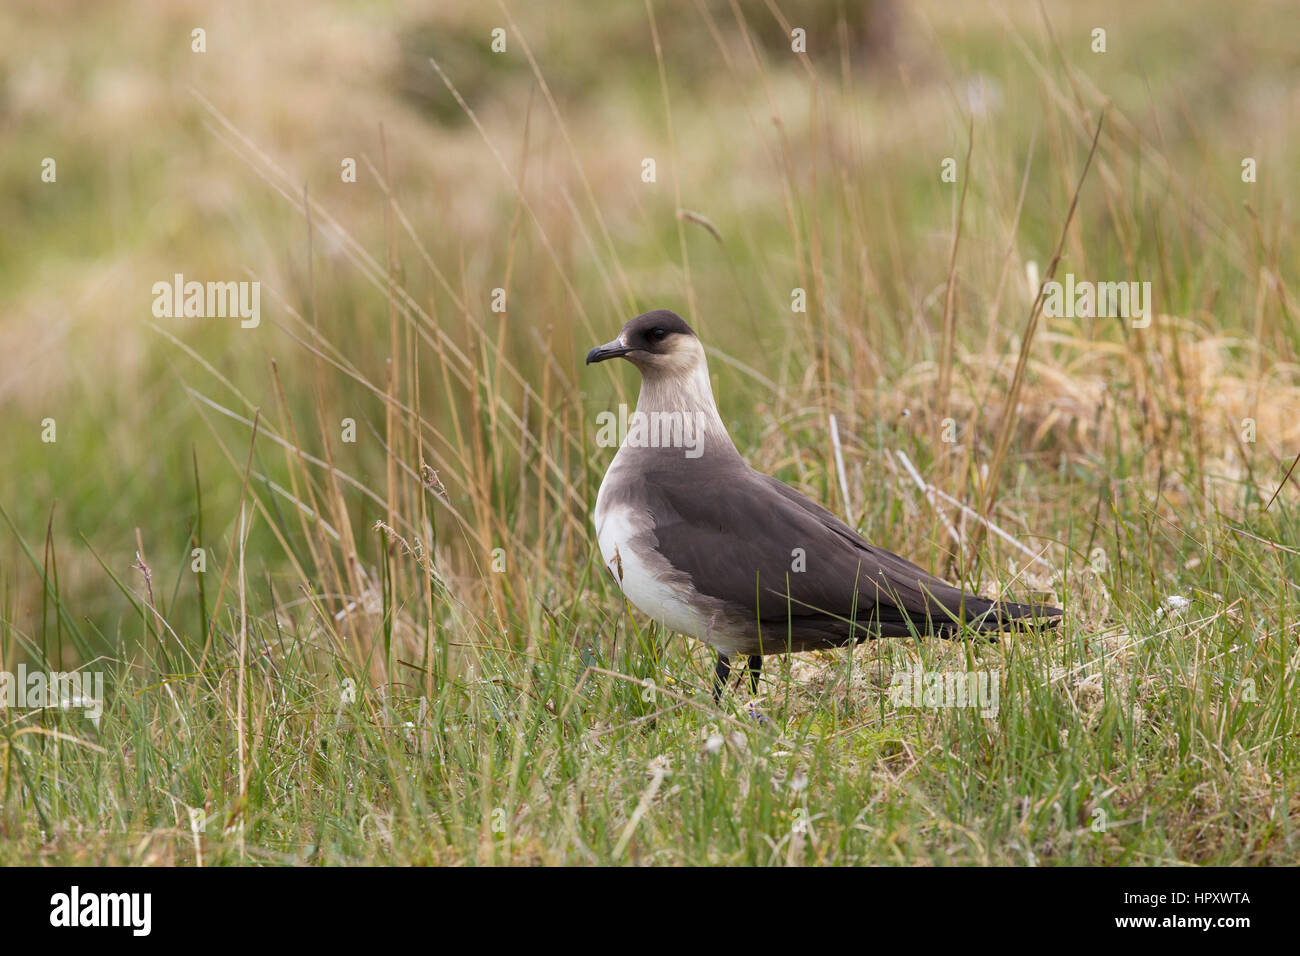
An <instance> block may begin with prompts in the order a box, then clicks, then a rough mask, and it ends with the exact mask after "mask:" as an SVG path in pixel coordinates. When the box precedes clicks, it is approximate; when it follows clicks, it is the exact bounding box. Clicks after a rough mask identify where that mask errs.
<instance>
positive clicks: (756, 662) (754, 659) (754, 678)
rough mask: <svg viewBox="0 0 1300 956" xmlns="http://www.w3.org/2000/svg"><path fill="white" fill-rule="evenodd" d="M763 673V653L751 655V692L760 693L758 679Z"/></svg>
mask: <svg viewBox="0 0 1300 956" xmlns="http://www.w3.org/2000/svg"><path fill="white" fill-rule="evenodd" d="M762 674H763V655H762V654H750V655H749V691H750V693H751V694H754V695H757V694H758V679H759V677H761V676H762Z"/></svg>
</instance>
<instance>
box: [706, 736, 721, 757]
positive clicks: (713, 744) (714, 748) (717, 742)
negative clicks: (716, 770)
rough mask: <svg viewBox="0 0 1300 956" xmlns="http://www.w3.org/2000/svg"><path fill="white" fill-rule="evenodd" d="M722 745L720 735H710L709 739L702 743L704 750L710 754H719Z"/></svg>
mask: <svg viewBox="0 0 1300 956" xmlns="http://www.w3.org/2000/svg"><path fill="white" fill-rule="evenodd" d="M722 744H723V740H722V735H721V734H711V735H710V736H709V739H708V740H706V741H704V749H705V750H706V751H707V752H708V753H711V754H716V753H720V752H721V751H722Z"/></svg>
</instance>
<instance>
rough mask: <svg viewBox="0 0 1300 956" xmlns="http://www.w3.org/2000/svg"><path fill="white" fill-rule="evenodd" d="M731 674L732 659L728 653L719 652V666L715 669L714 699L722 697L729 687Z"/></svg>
mask: <svg viewBox="0 0 1300 956" xmlns="http://www.w3.org/2000/svg"><path fill="white" fill-rule="evenodd" d="M730 676H731V660H730V659H729V658H728V657H727V655H726V654H723V653H721V652H719V653H718V666H717V668H715V669H714V671H713V701H714V703H717V702H718V701H720V700H721V699H722V692H723V691H724V690H726V689H727V678H728V677H730Z"/></svg>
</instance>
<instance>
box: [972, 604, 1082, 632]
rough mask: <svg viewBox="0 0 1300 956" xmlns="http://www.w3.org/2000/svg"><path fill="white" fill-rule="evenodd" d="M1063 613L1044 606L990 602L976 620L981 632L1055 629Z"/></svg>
mask: <svg viewBox="0 0 1300 956" xmlns="http://www.w3.org/2000/svg"><path fill="white" fill-rule="evenodd" d="M1062 614H1063V612H1062V611H1061V609H1060V608H1059V607H1050V606H1048V605H1046V604H1016V603H1014V602H1012V601H990V602H989V607H988V610H987V611H985V612H984V614H983V615H982V616H981V617H980V618H979V619H978V620H977V622H976V627H978V628H979V629H980V630H981V631H1014V630H1022V629H1027V628H1038V627H1056V625H1057V624H1059V623H1060V622H1061V616H1062Z"/></svg>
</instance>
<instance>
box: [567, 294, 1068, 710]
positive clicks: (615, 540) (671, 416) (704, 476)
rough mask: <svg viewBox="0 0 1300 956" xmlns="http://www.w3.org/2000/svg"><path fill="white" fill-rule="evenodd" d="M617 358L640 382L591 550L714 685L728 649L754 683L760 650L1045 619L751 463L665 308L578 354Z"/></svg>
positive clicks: (682, 327)
mask: <svg viewBox="0 0 1300 956" xmlns="http://www.w3.org/2000/svg"><path fill="white" fill-rule="evenodd" d="M616 357H617V358H625V359H627V360H628V361H629V362H631V363H632V364H633V365H635V366H636V368H637V369H638V370H639V371H640V373H641V393H640V396H639V398H638V399H637V407H636V412H635V413H633V415H632V416H631V417H630V423H629V427H628V429H627V434H626V437H625V438H624V439H623V441H622V443H621V444H620V446H619V450H618V452H617V454H615V455H614V460H613V462H612V463H611V464H610V466H609V471H608V472H606V473H605V478H604V480H603V481H602V482H601V485H600V491H599V493H598V494H597V496H596V513H595V524H596V537H597V539H598V541H599V543H600V553H601V557H602V558H603V560H604V563H605V567H606V569H607V570H608V571H609V572H610V574H611V575H612V576H613V578H614V580H615V581H616V582H617V584H618V586H619V588H620V589H621V590H622V592H623V594H624V595H626V597H627V599H628V600H629V601H631V602H632V604H633V605H635V606H636V607H637V608H639V609H640V610H641V611H642V612H643V613H645V614H647V615H648V616H649V617H651V618H653V619H654V620H656V621H659V622H660V623H662V624H663V625H664V626H665V627H667V628H669V629H671V630H674V631H677V632H679V633H682V634H686V635H689V636H690V637H694V638H696V639H697V640H701V641H704V642H706V643H708V644H710V645H711V646H713V647H714V648H715V649H716V650H717V652H718V664H717V670H716V673H715V683H714V694H715V696H716V695H717V694H719V693H720V692H721V690H722V689H723V688H724V687H725V686H726V682H727V678H728V676H729V675H730V673H731V658H732V657H733V656H735V655H743V656H744V657H746V658H747V662H746V663H747V665H748V667H749V671H750V679H751V681H752V686H753V689H754V691H755V692H757V689H758V677H759V672H760V670H761V668H762V663H763V656H764V655H767V654H786V653H790V652H797V651H809V650H816V649H820V648H830V647H839V646H843V645H845V644H849V643H856V642H859V641H862V640H865V639H868V638H875V637H905V636H909V635H913V634H917V635H924V634H938V635H941V636H949V635H952V634H955V633H957V632H958V631H959V630H960V628H961V627H962V626H963V625H965V626H966V627H968V628H971V629H974V630H977V631H982V632H990V631H1005V630H1011V629H1013V628H1015V627H1017V626H1021V625H1025V624H1036V623H1039V624H1052V623H1055V622H1056V620H1058V619H1059V617H1060V615H1061V611H1060V610H1059V609H1057V608H1053V607H1043V606H1033V605H1028V604H1013V603H1010V602H1008V601H992V600H989V599H987V598H982V597H979V596H977V595H974V594H969V593H966V592H964V591H962V590H961V589H960V588H957V587H954V586H952V585H951V584H948V583H947V582H945V581H942V580H940V579H939V578H937V577H935V576H933V575H931V574H929V573H927V572H926V571H924V570H922V569H921V568H919V567H917V566H916V565H915V564H912V563H911V562H909V561H906V560H904V559H903V558H900V557H899V556H898V555H896V554H892V553H891V552H889V551H886V550H884V549H883V548H878V547H875V546H874V545H872V544H869V543H868V542H867V541H866V540H865V539H863V538H862V537H861V536H859V535H858V534H857V533H856V532H855V531H854V530H853V529H852V528H850V527H849V526H848V525H847V524H845V523H844V522H843V521H841V520H840V519H838V518H836V517H835V515H833V514H831V512H829V511H827V510H826V509H825V508H823V507H822V506H821V505H819V504H817V503H816V502H814V501H812V500H810V499H808V498H806V497H805V496H803V495H801V494H800V493H799V492H797V491H795V490H794V489H793V488H791V487H790V486H789V485H786V484H784V483H782V482H780V481H778V480H777V479H775V478H772V477H770V476H769V475H764V474H762V473H761V472H757V471H755V470H754V469H752V468H750V467H749V465H748V464H747V463H746V462H745V460H744V459H743V458H742V457H741V456H740V453H739V452H738V451H737V450H736V446H735V444H734V443H733V442H732V440H731V436H730V435H729V434H728V433H727V429H726V426H725V425H723V423H722V419H721V418H720V417H719V416H718V408H717V405H716V404H715V402H714V399H713V389H712V385H711V382H710V379H709V369H708V363H707V360H706V358H705V353H704V347H703V345H701V343H700V340H699V338H698V337H697V336H696V334H695V332H694V331H693V330H692V329H691V327H690V326H689V325H687V324H686V322H685V321H684V320H683V319H682V318H681V317H680V316H678V315H676V314H675V313H673V312H669V311H667V310H666V309H658V310H656V311H654V312H647V313H645V314H643V315H638V316H637V317H636V318H634V319H632V320H631V321H629V322H628V323H627V324H626V325H625V326H623V330H622V331H621V332H620V333H619V336H618V338H616V339H615V340H614V341H612V342H609V343H608V344H606V345H601V346H597V347H596V348H594V349H592V350H591V351H590V352H588V353H587V364H588V365H590V364H592V363H593V362H603V361H605V360H606V359H611V358H616Z"/></svg>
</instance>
